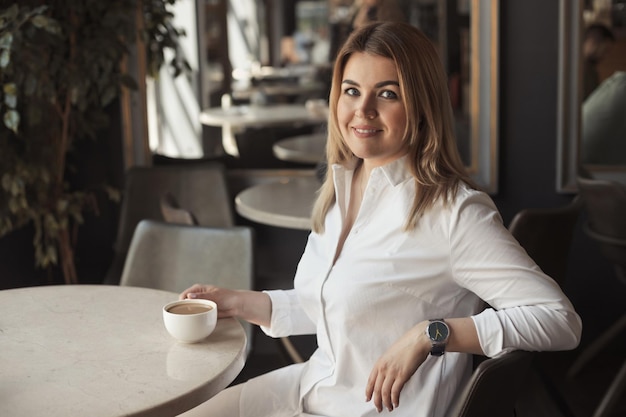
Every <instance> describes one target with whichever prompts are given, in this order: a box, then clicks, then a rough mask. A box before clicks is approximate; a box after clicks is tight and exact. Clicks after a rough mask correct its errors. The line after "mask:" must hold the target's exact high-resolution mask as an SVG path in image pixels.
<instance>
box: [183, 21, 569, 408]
mask: <svg viewBox="0 0 626 417" xmlns="http://www.w3.org/2000/svg"><path fill="white" fill-rule="evenodd" d="M329 103H330V117H329V135H328V144H327V157H328V163H329V167H330V169H329V170H328V173H327V177H326V179H325V182H324V184H323V186H322V188H321V190H320V194H319V196H318V199H317V202H316V205H315V207H314V211H313V231H312V233H311V234H310V235H309V239H308V242H307V246H306V248H305V251H304V254H303V255H302V259H301V260H300V263H299V265H298V269H297V272H296V277H295V289H294V290H289V291H269V292H262V293H259V292H251V291H229V290H225V289H220V288H215V287H210V286H202V285H196V286H193V287H192V288H190V289H188V290H186V291H185V292H183V293H182V294H181V298H210V299H213V300H215V301H216V302H217V304H218V306H219V311H220V314H221V316H223V317H226V316H237V317H240V318H242V319H245V320H248V321H250V322H252V323H255V324H259V325H261V326H262V328H263V330H264V331H265V332H266V333H268V334H269V335H271V336H276V337H278V336H286V335H294V334H307V333H309V334H311V333H316V334H317V339H318V346H319V348H318V349H317V350H316V351H315V353H314V354H313V355H312V357H311V358H310V359H309V360H308V361H307V362H306V363H304V364H296V365H291V366H288V367H285V368H282V369H279V370H276V371H273V372H270V373H268V374H265V375H262V376H260V377H257V378H254V379H251V380H249V381H248V382H246V383H244V384H242V385H238V386H235V387H231V388H229V389H227V390H225V391H223V392H222V393H220V394H219V395H217V396H216V397H214V398H213V399H212V400H209V401H207V402H206V403H204V404H202V405H201V406H199V407H197V408H196V409H194V410H192V411H191V412H189V414H185V415H198V416H213V415H220V416H240V415H241V416H297V415H314V416H374V415H378V413H379V412H387V411H392V410H395V409H396V408H398V410H397V411H396V412H395V415H400V416H403V415H405V416H445V415H446V413H447V410H448V408H449V407H450V405H451V404H452V403H453V401H454V399H455V395H456V394H457V390H458V389H459V387H460V386H462V383H463V382H464V381H466V380H467V378H468V377H469V375H470V373H471V363H470V362H471V360H470V359H471V355H470V354H484V355H487V356H495V355H497V354H499V353H501V352H503V351H505V350H508V349H525V350H559V349H572V348H574V347H575V346H576V345H577V344H578V342H579V339H580V332H581V322H580V318H579V317H578V315H577V314H576V312H575V311H574V309H573V307H572V305H571V303H570V302H569V301H568V299H567V298H566V296H565V295H564V294H563V293H562V292H561V290H560V289H559V287H558V285H557V284H556V283H555V282H554V281H553V280H551V279H550V278H549V277H547V276H546V275H545V274H543V273H542V272H541V270H540V269H539V268H538V267H537V266H536V264H535V263H534V262H533V261H532V260H531V259H530V258H529V257H528V255H527V254H526V252H525V251H524V250H523V249H522V248H521V247H520V246H519V244H518V243H517V242H516V241H515V240H514V239H513V237H512V236H511V235H510V234H509V232H508V231H507V230H506V228H505V227H504V226H503V225H502V221H501V219H500V216H499V214H498V212H497V209H496V207H495V206H494V204H493V202H492V201H491V199H490V198H489V197H488V196H487V195H486V194H484V193H483V192H481V191H478V190H476V189H475V187H474V186H473V185H472V181H471V179H470V178H469V177H468V176H467V174H466V173H465V170H464V167H463V164H462V163H461V160H460V158H459V155H458V152H457V150H456V145H455V139H454V134H453V131H454V129H453V120H452V110H451V106H450V100H449V97H448V92H447V88H446V77H445V74H444V71H443V68H442V66H441V63H440V61H439V60H438V56H437V52H436V50H435V49H434V47H433V46H432V44H431V43H430V42H429V41H428V39H427V38H426V37H425V36H424V35H423V34H422V33H421V32H420V31H419V30H418V29H416V28H414V27H412V26H409V25H407V24H400V23H374V24H371V25H368V26H366V27H364V28H362V29H360V30H358V31H356V32H354V33H353V34H352V35H351V37H350V38H349V39H348V41H347V42H346V44H345V45H344V46H343V48H342V49H341V51H340V53H339V56H338V58H337V60H336V63H335V70H334V75H333V80H332V88H331V92H330V99H329ZM483 301H484V302H486V303H488V304H489V305H490V306H492V307H493V308H488V309H485V310H483V305H484V304H483ZM496 309H497V310H496ZM433 320H434V321H433ZM427 330H428V332H429V333H428V334H427Z"/></svg>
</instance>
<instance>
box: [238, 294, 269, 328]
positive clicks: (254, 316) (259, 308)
mask: <svg viewBox="0 0 626 417" xmlns="http://www.w3.org/2000/svg"><path fill="white" fill-rule="evenodd" d="M238 296H239V303H238V304H239V308H238V310H237V313H236V315H237V317H239V318H241V319H243V320H246V321H248V322H250V323H253V324H256V325H259V326H269V325H270V319H271V316H272V301H271V299H270V297H269V296H268V295H267V294H266V293H263V292H259V291H239V294H238Z"/></svg>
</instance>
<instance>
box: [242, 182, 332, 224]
mask: <svg viewBox="0 0 626 417" xmlns="http://www.w3.org/2000/svg"><path fill="white" fill-rule="evenodd" d="M320 187H321V183H320V182H319V181H318V179H317V178H316V177H315V176H310V177H292V178H285V179H283V180H280V181H277V182H272V183H264V184H259V185H254V186H252V187H250V188H246V189H245V190H243V191H241V192H240V193H239V194H237V196H236V197H235V209H236V210H237V213H239V214H240V215H241V216H243V217H245V218H247V219H250V220H253V221H255V222H258V223H263V224H268V225H270V226H279V227H285V228H290V229H300V230H311V210H312V209H313V203H314V202H315V198H316V197H317V190H318V189H319V188H320Z"/></svg>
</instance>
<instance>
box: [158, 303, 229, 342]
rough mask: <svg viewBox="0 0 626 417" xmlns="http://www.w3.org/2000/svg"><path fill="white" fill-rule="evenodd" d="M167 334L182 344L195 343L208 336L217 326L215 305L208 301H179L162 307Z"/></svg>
mask: <svg viewBox="0 0 626 417" xmlns="http://www.w3.org/2000/svg"><path fill="white" fill-rule="evenodd" d="M163 323H164V324H165V328H166V329H167V331H168V333H169V334H170V335H172V337H174V338H175V339H177V340H179V341H181V342H183V343H195V342H199V341H201V340H202V339H204V338H206V337H207V336H208V335H210V334H211V333H212V332H213V330H214V329H215V325H216V324H217V304H215V302H213V301H210V300H203V299H195V300H180V301H174V302H171V303H168V304H166V305H165V306H164V307H163Z"/></svg>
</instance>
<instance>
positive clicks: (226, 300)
mask: <svg viewBox="0 0 626 417" xmlns="http://www.w3.org/2000/svg"><path fill="white" fill-rule="evenodd" d="M237 292H238V291H235V290H229V289H226V288H220V287H216V286H214V285H202V284H195V285H193V286H192V287H190V288H187V289H186V290H185V291H183V292H182V293H181V294H180V296H179V299H181V300H185V299H190V300H194V299H198V298H202V299H205V300H211V301H215V303H216V304H217V312H218V317H220V318H222V317H237V316H239V315H240V313H239V311H240V309H241V301H240V297H238V294H237Z"/></svg>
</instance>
